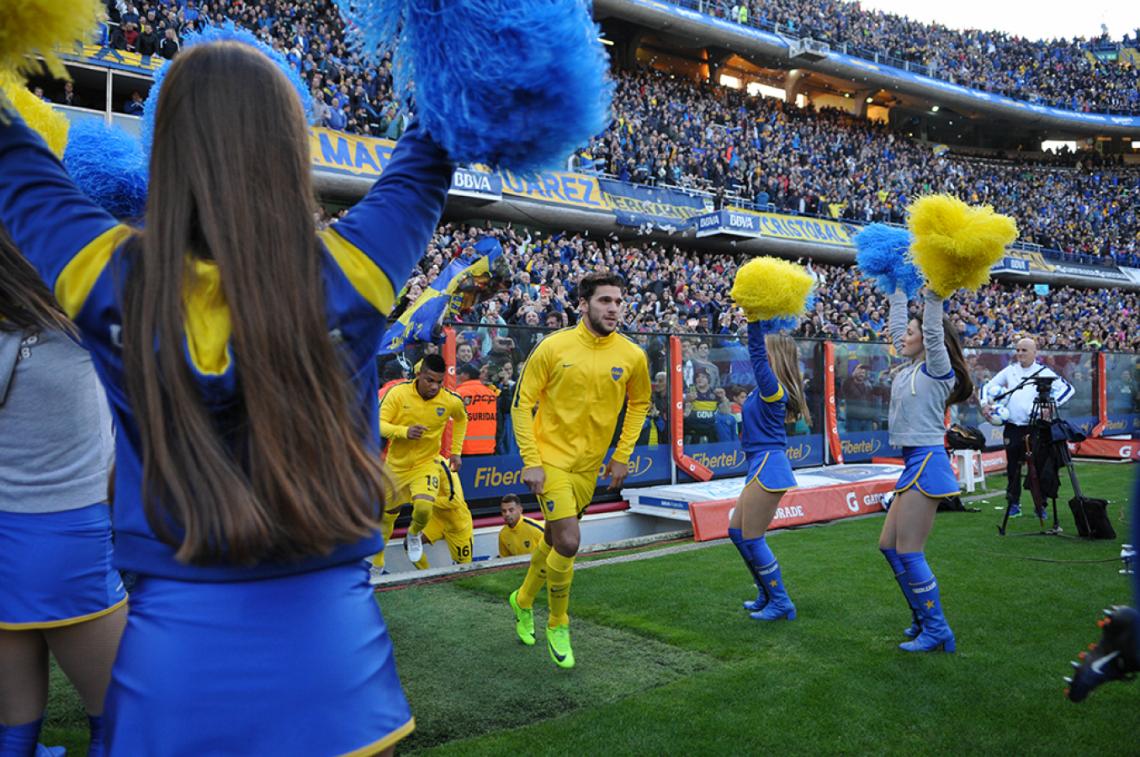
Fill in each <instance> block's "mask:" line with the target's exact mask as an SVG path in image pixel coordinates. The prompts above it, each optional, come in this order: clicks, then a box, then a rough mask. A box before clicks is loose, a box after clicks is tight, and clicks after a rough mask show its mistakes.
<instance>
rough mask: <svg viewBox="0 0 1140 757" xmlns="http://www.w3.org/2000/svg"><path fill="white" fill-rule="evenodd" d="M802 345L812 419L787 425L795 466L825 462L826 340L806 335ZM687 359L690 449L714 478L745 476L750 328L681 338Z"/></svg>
mask: <svg viewBox="0 0 1140 757" xmlns="http://www.w3.org/2000/svg"><path fill="white" fill-rule="evenodd" d="M796 348H797V352H798V353H799V366H800V372H801V375H802V376H803V379H804V399H805V402H806V403H807V405H808V411H809V415H810V418H811V422H810V423H808V422H807V421H805V420H804V419H803V418H799V419H796V420H795V421H790V422H789V423H788V424H787V425H786V431H787V433H788V458H789V459H790V460H791V462H792V465H793V466H795V467H803V466H809V465H822V464H823V460H824V454H823V433H822V429H823V371H822V363H823V345H822V343H821V342H814V341H807V340H803V341H799V342H797V343H796ZM681 360H682V363H681V372H682V379H683V384H684V389H685V400H684V402H685V404H684V414H685V421H684V433H685V453H686V454H687V455H689V456H690V457H692V458H693V459H694V460H696V461H697V462H699V463H701V464H702V465H704V466H705V467H707V468H708V469H709V470H711V471H712V472H713V475H714V477H717V478H721V477H726V476H740V475H743V474H744V473H745V472H746V469H747V461H746V459H745V455H744V451H743V449H741V446H740V433H741V430H742V422H741V408H742V406H743V404H744V400H745V398H746V397H747V396H748V393H749V392H751V391H752V390H753V389H754V388H755V387H756V379H755V377H754V375H753V373H752V365H751V363H750V362H749V359H748V346H747V337H746V335H745V332H741V334H739V335H722V334H716V335H713V334H708V335H691V336H684V337H681Z"/></svg>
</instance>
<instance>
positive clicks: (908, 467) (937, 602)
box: [879, 290, 974, 652]
mask: <svg viewBox="0 0 1140 757" xmlns="http://www.w3.org/2000/svg"><path fill="white" fill-rule="evenodd" d="M922 299H923V309H922V312H921V313H920V314H919V315H918V316H917V317H916V318H913V319H908V312H907V296H906V293H905V292H902V291H899V290H896V291H895V292H894V293H892V294H891V296H890V317H889V327H890V334H891V341H892V342H893V343H894V347H895V350H896V352H897V353H898V354H899V355H901V356H902V357H904V358H909V360H910V362H909V363H907V364H906V365H904V366H903V367H902V368H901V369H899V370H898V371H896V373H895V374H894V377H893V379H892V381H891V406H890V415H889V419H888V423H889V429H890V443H891V446H893V447H900V448H902V452H903V460H904V463H905V468H904V470H903V473H902V475H901V476H900V477H899V480H898V483H897V484H895V499H894V504H893V505H892V506H891V509H890V511H889V512H888V513H887V518H886V521H885V522H884V523H883V530H882V533H881V534H880V535H879V549H880V551H882V553H883V556H884V557H886V559H887V562H888V563H889V564H890V566H891V569H892V570H893V571H894V574H895V579H896V580H897V581H898V583H899V587H900V588H901V589H902V592H903V595H904V596H905V597H906V600H907V603H908V604H909V605H910V609H911V614H912V620H913V623H912V625H911V627H910V628H908V629H907V630H906V631H905V634H906V636H907V637H908V638H910V639H911V641H907V642H904V643H902V644H900V645H899V648H900V649H902V650H904V651H907V652H931V651H935V650H937V649H943V650H945V651H947V652H953V651H954V648H955V643H954V633H953V631H951V630H950V626H949V625H948V624H947V623H946V618H945V616H944V615H943V613H942V601H941V598H940V596H939V591H938V582H937V580H935V578H934V574H933V573H932V572H931V570H930V566H929V565H927V562H926V555H925V552H924V551H923V550H924V549H925V546H926V539H927V537H928V536H930V531H931V529H932V528H933V526H934V515H935V513H937V511H938V500H939V499H941V498H943V497H951V496H954V495H956V494H958V491H959V489H958V481H957V479H956V478H955V476H954V471H953V470H952V469H951V468H950V458H949V457H948V456H947V454H946V447H945V445H944V438H945V434H946V427H945V416H946V409H947V408H948V407H950V406H951V405H955V404H957V403H959V402H964V401H965V400H967V399H969V398H970V395H971V394H972V393H973V391H974V384H973V382H972V381H971V380H970V374H969V371H968V370H967V367H966V360H965V358H964V357H963V355H962V346H961V344H960V343H959V341H958V334H957V331H956V330H955V328H954V326H953V324H952V323H951V322H950V319H949V318H947V317H946V316H945V315H943V313H942V302H943V300H942V297H940V296H938V295H937V294H935V293H934V292H932V291H929V290H924V291H923V292H922Z"/></svg>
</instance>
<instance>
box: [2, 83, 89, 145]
mask: <svg viewBox="0 0 1140 757" xmlns="http://www.w3.org/2000/svg"><path fill="white" fill-rule="evenodd" d="M0 90H2V91H3V93H4V95H5V96H7V98H8V101H9V102H10V103H11V104H12V106H13V107H14V108H15V110H16V112H17V113H19V114H20V118H22V119H24V123H26V124H27V125H28V126H29V127H30V128H31V129H32V130H33V131H36V132H38V133H39V135H40V136H41V137H43V138H44V141H45V142H47V146H48V147H49V148H50V149H51V151H52V152H54V153H55V156H56V157H57V158H60V159H62V158H63V151H64V149H66V147H67V131H68V129H69V128H71V122H70V121H68V120H67V116H65V115H63V114H62V113H60V112H59V111H58V110H55V109H54V108H52V107H51V106H50V105H48V104H47V103H46V102H44V101H43V100H41V99H40V98H38V97H36V96H35V95H33V94H32V93H31V92H29V91H28V88H27V87H25V86H24V85H23V83H22V82H20V81H17V80H16V79H15V77H13V76H12V75H11V74H0Z"/></svg>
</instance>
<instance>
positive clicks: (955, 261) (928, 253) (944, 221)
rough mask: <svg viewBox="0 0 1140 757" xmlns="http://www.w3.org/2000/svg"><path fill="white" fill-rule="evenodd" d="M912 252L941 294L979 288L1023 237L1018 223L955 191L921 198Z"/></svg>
mask: <svg viewBox="0 0 1140 757" xmlns="http://www.w3.org/2000/svg"><path fill="white" fill-rule="evenodd" d="M907 225H908V226H909V227H910V232H911V234H912V235H913V237H914V241H913V242H912V243H911V246H910V251H911V256H912V257H913V258H914V263H915V265H916V266H918V269H919V270H920V271H922V274H923V276H924V277H925V278H926V284H927V286H929V287H930V288H931V289H932V290H933V291H934V292H935V293H936V294H938V295H939V296H941V297H949V296H950V294H952V293H953V292H954V291H955V290H957V289H977V288H978V287H980V286H982V285H983V284H985V283H986V282H988V281H989V280H990V269H991V268H993V266H994V265H995V264H997V263H998V262H1000V261H1001V259H1002V258H1003V257H1004V256H1005V248H1006V247H1007V246H1008V245H1009V244H1011V243H1012V242H1013V240H1015V239H1017V224H1016V223H1015V222H1014V220H1013V219H1012V218H1010V217H1009V216H1003V215H999V214H998V213H995V212H994V210H993V208H991V207H990V206H988V205H985V206H982V207H977V208H972V207H970V206H969V205H967V204H966V203H964V202H962V201H961V200H959V199H958V198H956V197H951V196H950V195H927V196H925V197H920V198H919V199H917V200H915V201H914V203H912V204H911V206H910V208H908V218H907Z"/></svg>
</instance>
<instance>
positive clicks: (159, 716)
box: [106, 562, 414, 757]
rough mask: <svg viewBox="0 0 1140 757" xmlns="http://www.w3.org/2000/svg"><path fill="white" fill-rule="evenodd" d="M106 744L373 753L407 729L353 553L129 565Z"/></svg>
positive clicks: (380, 628) (113, 749)
mask: <svg viewBox="0 0 1140 757" xmlns="http://www.w3.org/2000/svg"><path fill="white" fill-rule="evenodd" d="M106 727H107V743H108V746H109V750H108V754H109V755H112V756H114V755H123V756H130V757H133V756H134V755H144V754H145V755H151V756H157V755H206V754H208V755H251V754H258V755H260V754H266V755H268V754H272V755H286V756H288V755H296V756H297V757H302V755H303V756H305V757H310V756H312V757H318V756H320V755H343V754H373V753H375V752H378V751H380V750H382V749H386V748H388V747H389V746H391V745H392V744H395V743H396V742H397V741H399V740H400V739H402V738H403V737H404V736H406V735H407V734H409V733H411V731H412V729H413V728H414V721H413V720H412V713H411V710H410V709H409V707H408V702H407V700H406V699H405V698H404V691H403V689H402V687H401V686H400V679H399V678H398V677H397V675H396V660H395V658H394V657H393V655H392V642H391V640H390V639H389V637H388V629H387V627H386V626H385V624H384V619H383V617H381V615H380V607H379V606H378V605H377V604H376V601H375V599H374V598H373V594H372V590H371V588H370V587H369V586H368V581H367V574H366V572H365V571H363V570H361V569H360V564H359V563H357V562H353V563H352V564H349V565H338V566H334V567H332V568H325V569H323V570H317V571H312V572H308V573H299V574H296V575H291V576H283V577H279V578H269V579H264V580H260V581H241V582H233V583H191V582H187V581H174V580H170V579H165V578H157V577H154V576H140V577H139V579H138V582H137V583H136V584H135V587H134V589H133V590H132V592H131V611H130V615H129V617H128V620H127V628H126V631H125V632H124V634H123V640H122V643H121V645H120V647H119V656H118V658H117V659H116V660H115V667H114V670H113V671H112V675H111V686H110V688H109V689H108V691H107V703H106Z"/></svg>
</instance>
